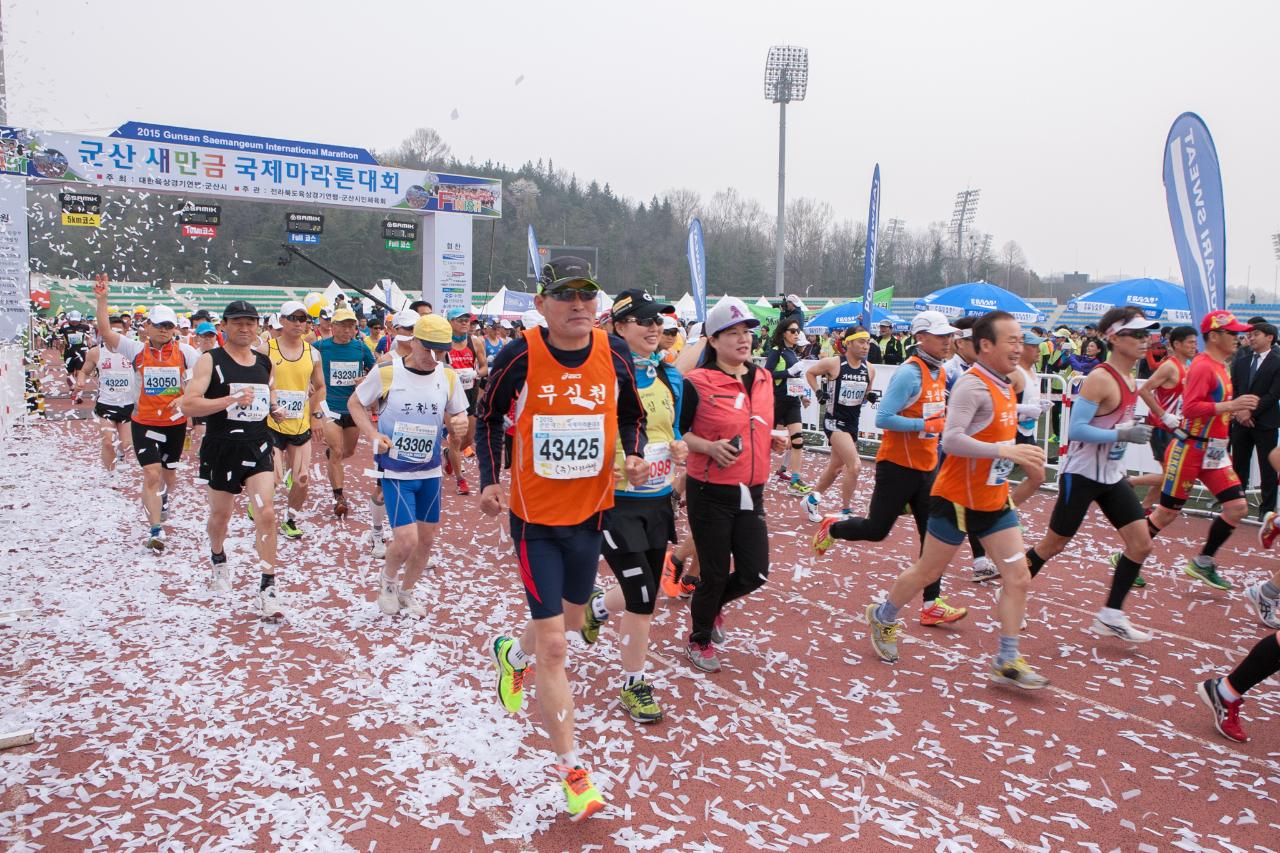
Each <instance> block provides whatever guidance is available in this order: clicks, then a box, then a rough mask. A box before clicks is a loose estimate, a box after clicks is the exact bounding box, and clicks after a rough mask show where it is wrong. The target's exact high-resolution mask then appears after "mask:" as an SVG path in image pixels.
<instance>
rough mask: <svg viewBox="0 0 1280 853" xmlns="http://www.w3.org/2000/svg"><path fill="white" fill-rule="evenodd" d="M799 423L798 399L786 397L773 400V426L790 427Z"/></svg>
mask: <svg viewBox="0 0 1280 853" xmlns="http://www.w3.org/2000/svg"><path fill="white" fill-rule="evenodd" d="M798 423H800V398H799V397H792V396H790V395H787V396H786V397H774V398H773V425H774V426H790V425H791V424H798Z"/></svg>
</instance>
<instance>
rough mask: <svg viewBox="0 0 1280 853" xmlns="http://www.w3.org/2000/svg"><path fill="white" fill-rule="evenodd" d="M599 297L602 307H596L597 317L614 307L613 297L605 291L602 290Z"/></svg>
mask: <svg viewBox="0 0 1280 853" xmlns="http://www.w3.org/2000/svg"><path fill="white" fill-rule="evenodd" d="M599 299H600V307H599V308H597V309H596V316H597V317H599V316H601V315H603V314H604V313H605V312H606V311H608V310H609V309H611V308H612V307H613V297H612V296H610V295H609V294H607V293H605V292H604V291H603V290H602V291H600V297H599Z"/></svg>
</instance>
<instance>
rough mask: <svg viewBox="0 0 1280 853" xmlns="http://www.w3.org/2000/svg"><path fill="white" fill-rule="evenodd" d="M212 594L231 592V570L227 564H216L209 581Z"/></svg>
mask: <svg viewBox="0 0 1280 853" xmlns="http://www.w3.org/2000/svg"><path fill="white" fill-rule="evenodd" d="M209 591H210V592H231V570H230V569H229V568H227V564H226V563H214V564H213V573H212V576H211V577H210V580H209Z"/></svg>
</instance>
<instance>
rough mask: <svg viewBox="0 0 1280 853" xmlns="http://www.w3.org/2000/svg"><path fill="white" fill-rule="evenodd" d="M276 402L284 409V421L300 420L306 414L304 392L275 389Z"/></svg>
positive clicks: (305, 396)
mask: <svg viewBox="0 0 1280 853" xmlns="http://www.w3.org/2000/svg"><path fill="white" fill-rule="evenodd" d="M276 402H277V403H278V404H279V405H280V408H282V409H284V416H285V419H286V420H290V421H296V420H300V419H301V418H302V417H303V415H305V414H306V412H307V392H306V391H281V390H279V389H276Z"/></svg>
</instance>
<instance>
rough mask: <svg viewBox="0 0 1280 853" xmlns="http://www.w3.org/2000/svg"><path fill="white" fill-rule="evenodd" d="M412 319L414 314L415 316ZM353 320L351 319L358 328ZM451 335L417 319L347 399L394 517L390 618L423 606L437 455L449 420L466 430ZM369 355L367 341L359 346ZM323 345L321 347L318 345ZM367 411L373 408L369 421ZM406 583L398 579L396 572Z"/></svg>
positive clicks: (434, 321) (431, 317)
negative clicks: (420, 587) (400, 346)
mask: <svg viewBox="0 0 1280 853" xmlns="http://www.w3.org/2000/svg"><path fill="white" fill-rule="evenodd" d="M343 312H346V313H351V310H350V309H342V308H340V309H338V311H337V312H335V313H334V318H333V322H334V336H335V337H336V336H338V335H340V334H342V330H341V327H342V326H343V325H345V324H344V322H343V321H342V320H341V319H340V318H342V317H343ZM415 316H417V315H415ZM354 321H355V317H354V315H352V318H351V320H350V321H348V322H349V323H350V327H351V331H352V332H354V330H355V323H354ZM450 336H451V332H450V329H449V324H448V322H446V321H445V319H444V318H443V317H440V316H439V315H437V314H424V315H422V316H421V317H418V318H417V320H415V322H414V329H413V340H414V341H415V344H416V345H415V344H410V347H411V349H410V351H409V353H408V354H407V355H405V356H404V357H403V358H399V359H396V360H394V361H393V362H392V363H391V364H387V365H383V366H382V367H379V368H378V369H377V370H375V371H373V372H372V373H370V374H369V375H367V376H365V377H364V379H363V380H362V381H361V382H360V384H359V386H357V387H356V389H355V393H354V394H353V395H351V397H350V399H349V400H347V401H346V404H345V405H346V406H347V407H348V409H349V411H350V418H351V420H352V422H354V424H355V427H356V429H357V430H359V432H362V433H364V434H365V435H366V436H367V437H368V438H369V443H370V445H371V446H372V447H373V449H374V460H375V461H376V462H377V464H378V470H379V471H380V472H381V479H382V484H381V485H382V493H383V500H384V505H385V507H386V512H387V514H388V515H389V516H390V520H391V531H392V532H391V546H390V547H389V548H387V549H386V562H385V563H384V564H383V567H382V576H381V578H380V581H379V584H378V607H379V608H380V609H381V610H382V612H383V613H385V614H387V615H388V616H395V615H396V614H397V613H399V612H401V611H404V612H406V613H408V614H409V615H410V616H413V617H416V618H419V619H421V618H422V617H424V616H426V615H427V608H426V606H425V605H424V604H423V603H422V601H421V600H420V599H418V598H417V597H416V595H415V589H416V587H417V584H418V580H419V579H420V578H421V577H422V571H423V569H425V568H426V567H427V562H428V560H430V558H431V548H432V546H433V545H434V543H435V536H436V529H437V528H438V527H439V522H440V457H441V442H442V440H443V439H444V430H445V423H446V417H448V418H450V419H451V420H452V422H453V429H454V430H455V431H456V430H465V428H466V423H465V415H466V411H467V398H466V395H465V394H464V393H463V391H462V385H461V383H460V382H458V379H457V376H456V375H455V373H454V371H453V370H451V369H450V368H448V367H446V366H445V365H444V359H445V353H447V352H448V350H449V339H450ZM356 343H357V344H358V345H359V346H360V347H361V348H363V349H364V350H365V352H366V353H367V352H368V348H367V347H365V346H364V344H359V343H358V342H356ZM317 346H320V344H317ZM370 410H376V412H377V415H378V423H377V425H375V424H374V423H373V418H372V416H371V414H370ZM402 568H403V570H404V578H403V581H402V580H401V569H402Z"/></svg>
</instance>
